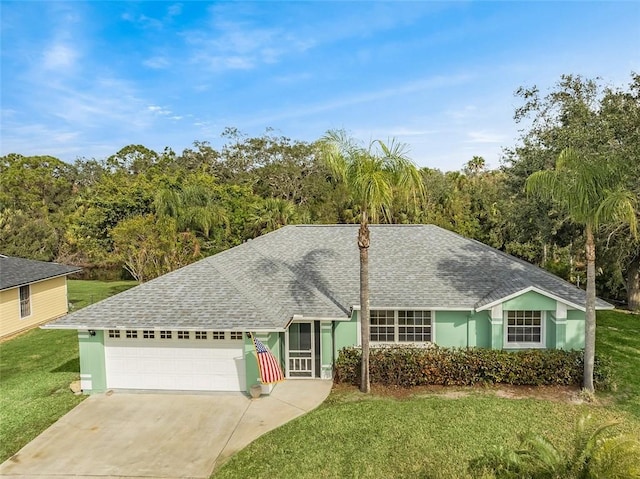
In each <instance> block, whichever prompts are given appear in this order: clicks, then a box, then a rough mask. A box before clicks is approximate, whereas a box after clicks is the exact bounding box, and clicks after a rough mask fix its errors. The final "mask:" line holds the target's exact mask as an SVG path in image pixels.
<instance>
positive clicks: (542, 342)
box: [502, 309, 547, 349]
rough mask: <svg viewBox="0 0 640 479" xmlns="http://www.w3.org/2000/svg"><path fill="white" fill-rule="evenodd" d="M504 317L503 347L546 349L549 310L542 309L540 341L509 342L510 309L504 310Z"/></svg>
mask: <svg viewBox="0 0 640 479" xmlns="http://www.w3.org/2000/svg"><path fill="white" fill-rule="evenodd" d="M522 311H537V310H532V309H529V310H522ZM503 314H504V316H503V318H502V320H503V323H504V327H503V332H502V347H503V348H504V349H545V348H546V344H547V327H546V326H547V312H546V311H540V342H539V343H512V342H509V341H508V339H509V336H508V334H507V333H508V330H509V329H508V328H509V318H508V316H509V311H504V313H503Z"/></svg>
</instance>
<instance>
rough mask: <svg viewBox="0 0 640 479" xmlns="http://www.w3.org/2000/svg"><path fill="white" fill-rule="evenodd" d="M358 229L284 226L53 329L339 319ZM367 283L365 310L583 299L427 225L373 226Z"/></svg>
mask: <svg viewBox="0 0 640 479" xmlns="http://www.w3.org/2000/svg"><path fill="white" fill-rule="evenodd" d="M357 232H358V226H357V225H296V226H286V227H284V228H281V229H279V230H277V231H274V232H272V233H269V234H266V235H264V236H261V237H259V238H256V239H254V240H250V241H247V242H246V243H244V244H242V245H239V246H236V247H235V248H231V249H229V250H227V251H224V252H222V253H219V254H216V255H214V256H210V257H208V258H205V259H203V260H201V261H198V262H196V263H193V264H191V265H189V266H185V267H184V268H181V269H179V270H176V271H174V272H172V273H169V274H166V275H164V276H161V277H159V278H157V279H155V280H152V281H149V282H148V283H144V284H142V285H140V286H137V287H135V288H132V289H130V290H128V291H125V292H123V293H120V294H118V295H116V296H113V297H111V298H109V299H106V300H104V301H102V302H100V303H96V304H94V305H91V306H89V307H86V308H84V309H82V310H80V311H78V312H76V313H73V314H70V315H68V316H66V317H64V318H62V319H61V320H58V321H56V322H55V323H52V324H51V325H50V327H55V328H74V329H75V328H78V329H126V328H131V329H136V328H137V329H145V328H149V329H152V328H155V329H162V328H172V329H192V330H193V329H204V330H211V329H214V330H215V329H221V330H230V329H241V330H281V329H283V328H285V327H286V326H287V325H288V323H289V322H290V321H291V319H292V318H293V316H294V315H302V316H304V317H307V318H325V319H346V318H348V317H349V315H350V312H351V309H352V307H358V304H359V254H358V247H357V244H356V237H357ZM369 281H370V297H371V307H372V308H394V307H395V308H412V309H434V310H438V309H457V310H469V311H471V310H474V309H477V308H480V307H481V306H483V305H487V304H490V303H491V302H492V301H494V300H495V299H499V297H505V296H507V295H509V294H512V293H514V292H517V291H521V290H525V289H526V288H535V289H536V290H538V291H541V292H543V293H544V292H547V293H549V294H550V295H551V294H552V295H554V296H555V297H557V298H559V299H561V300H562V301H565V302H567V303H568V304H575V305H580V304H584V300H585V294H584V291H582V290H581V289H579V288H576V287H575V286H573V285H571V284H569V283H567V282H566V281H564V280H562V279H560V278H558V277H556V276H554V275H552V274H550V273H548V272H546V271H544V270H542V269H540V268H538V267H535V266H533V265H531V264H529V263H526V262H524V261H520V260H518V259H516V258H514V257H512V256H509V255H507V254H504V253H502V252H500V251H498V250H496V249H494V248H491V247H489V246H486V245H484V244H482V243H479V242H477V241H474V240H470V239H466V238H463V237H462V236H459V235H457V234H455V233H452V232H450V231H447V230H444V229H442V228H438V227H437V226H433V225H372V226H371V248H370V253H369ZM501 295H502V296H501ZM597 306H598V308H609V307H611V306H610V305H609V304H608V303H606V302H604V301H600V300H598V303H597Z"/></svg>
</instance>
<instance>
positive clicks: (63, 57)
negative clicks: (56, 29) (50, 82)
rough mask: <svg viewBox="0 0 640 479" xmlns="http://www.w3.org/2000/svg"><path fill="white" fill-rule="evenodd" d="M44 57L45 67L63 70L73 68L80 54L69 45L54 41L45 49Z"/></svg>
mask: <svg viewBox="0 0 640 479" xmlns="http://www.w3.org/2000/svg"><path fill="white" fill-rule="evenodd" d="M43 57H44V58H43V66H44V68H45V69H47V70H61V69H69V68H72V67H73V66H74V65H75V63H76V59H77V58H78V57H79V54H78V52H77V51H76V50H75V49H73V48H72V47H70V46H69V45H65V44H63V43H54V44H53V45H51V46H49V47H48V48H47V49H46V50H45V51H44V54H43Z"/></svg>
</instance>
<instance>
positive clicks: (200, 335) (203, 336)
mask: <svg viewBox="0 0 640 479" xmlns="http://www.w3.org/2000/svg"><path fill="white" fill-rule="evenodd" d="M196 339H207V332H206V331H196Z"/></svg>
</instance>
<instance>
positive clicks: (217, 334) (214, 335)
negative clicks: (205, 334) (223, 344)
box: [211, 331, 224, 339]
mask: <svg viewBox="0 0 640 479" xmlns="http://www.w3.org/2000/svg"><path fill="white" fill-rule="evenodd" d="M211 339H224V331H211Z"/></svg>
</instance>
